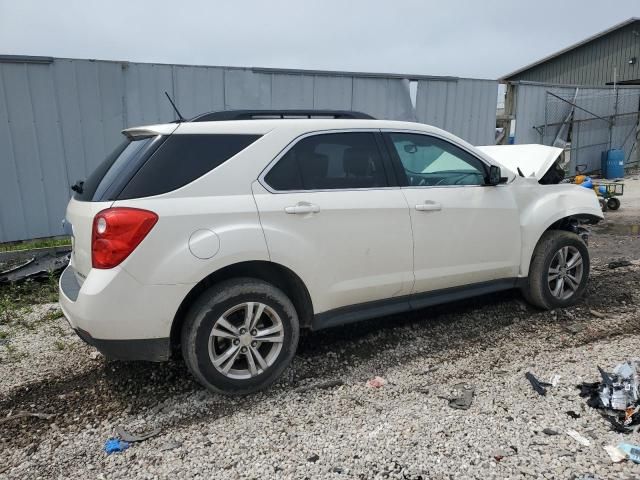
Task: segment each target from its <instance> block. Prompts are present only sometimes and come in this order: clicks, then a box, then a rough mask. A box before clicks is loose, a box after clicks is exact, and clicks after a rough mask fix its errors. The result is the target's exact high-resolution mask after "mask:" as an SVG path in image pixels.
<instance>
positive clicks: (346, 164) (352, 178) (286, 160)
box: [265, 132, 388, 190]
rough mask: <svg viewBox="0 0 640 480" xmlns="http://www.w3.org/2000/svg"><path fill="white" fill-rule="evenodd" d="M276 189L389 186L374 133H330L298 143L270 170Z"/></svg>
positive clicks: (270, 181) (271, 180)
mask: <svg viewBox="0 0 640 480" xmlns="http://www.w3.org/2000/svg"><path fill="white" fill-rule="evenodd" d="M265 181H266V182H267V184H268V185H269V186H271V188H273V189H275V190H333V189H353V188H376V187H386V186H387V185H388V184H387V177H386V173H385V170H384V166H383V163H382V157H381V156H380V151H379V150H378V146H377V144H376V140H375V136H374V134H373V133H368V132H367V133H364V132H363V133H330V134H322V135H314V136H312V137H306V138H303V139H302V140H300V141H299V142H298V143H296V144H295V145H294V146H293V147H292V148H291V149H290V150H289V151H288V152H287V153H286V154H285V155H284V156H283V157H282V158H281V159H280V160H279V161H278V163H277V164H276V165H275V166H274V167H273V168H272V169H271V170H270V171H269V173H268V174H267V175H266V176H265Z"/></svg>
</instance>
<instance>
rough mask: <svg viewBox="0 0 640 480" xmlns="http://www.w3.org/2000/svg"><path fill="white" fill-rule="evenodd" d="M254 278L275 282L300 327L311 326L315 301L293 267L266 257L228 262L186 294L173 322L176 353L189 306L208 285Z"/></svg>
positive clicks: (172, 337) (172, 341)
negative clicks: (263, 258) (242, 278)
mask: <svg viewBox="0 0 640 480" xmlns="http://www.w3.org/2000/svg"><path fill="white" fill-rule="evenodd" d="M239 277H251V278H257V279H259V280H263V281H265V282H268V283H271V284H273V285H274V286H276V287H278V288H279V289H280V290H282V291H283V292H284V293H285V295H287V296H288V297H289V298H290V299H291V302H292V303H293V305H294V307H295V308H296V312H297V313H298V317H299V321H300V327H302V328H308V327H310V326H311V321H312V319H313V303H312V301H311V296H310V295H309V291H308V289H307V287H306V285H305V284H304V282H303V281H302V279H301V278H300V277H299V276H298V275H297V274H296V273H295V272H293V271H292V270H291V269H289V268H287V267H285V266H283V265H280V264H279V263H275V262H270V261H266V260H251V261H245V262H238V263H234V264H231V265H227V266H225V267H223V268H221V269H219V270H216V271H215V272H212V273H210V274H209V275H207V276H206V277H205V278H203V279H202V280H200V282H198V283H197V284H196V285H195V286H194V287H193V288H192V289H191V290H190V291H189V293H188V294H187V295H186V296H185V298H184V299H183V300H182V302H181V303H180V306H179V307H178V310H177V311H176V314H175V316H174V318H173V322H172V324H171V333H170V341H171V347H172V350H173V351H174V352H175V351H177V349H178V346H179V345H180V332H181V330H182V325H183V323H184V320H185V317H186V314H187V312H188V310H189V307H190V306H191V305H192V304H193V302H194V300H195V299H196V298H198V296H200V294H201V293H202V292H204V291H205V290H206V289H207V288H209V287H211V286H212V285H215V284H216V283H219V282H221V281H224V280H229V279H231V278H239Z"/></svg>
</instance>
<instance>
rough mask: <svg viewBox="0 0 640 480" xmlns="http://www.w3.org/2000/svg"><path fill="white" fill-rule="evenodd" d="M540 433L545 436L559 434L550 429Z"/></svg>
mask: <svg viewBox="0 0 640 480" xmlns="http://www.w3.org/2000/svg"><path fill="white" fill-rule="evenodd" d="M542 433H544V434H545V435H559V433H560V432H558V431H557V430H554V429H552V428H545V429H544V430H542Z"/></svg>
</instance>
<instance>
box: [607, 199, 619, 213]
mask: <svg viewBox="0 0 640 480" xmlns="http://www.w3.org/2000/svg"><path fill="white" fill-rule="evenodd" d="M607 207H609V210H617V209H619V208H620V200H618V199H617V198H616V197H611V198H609V200H607Z"/></svg>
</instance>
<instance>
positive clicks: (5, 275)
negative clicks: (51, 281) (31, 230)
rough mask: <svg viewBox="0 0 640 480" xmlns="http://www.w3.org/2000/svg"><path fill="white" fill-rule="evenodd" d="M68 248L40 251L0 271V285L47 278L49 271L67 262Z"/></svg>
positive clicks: (68, 257)
mask: <svg viewBox="0 0 640 480" xmlns="http://www.w3.org/2000/svg"><path fill="white" fill-rule="evenodd" d="M69 259H70V253H69V249H68V248H67V249H64V250H61V251H53V252H52V251H47V252H40V253H37V254H35V255H33V256H31V257H29V258H28V259H27V260H25V261H23V262H21V263H20V264H18V265H16V266H14V267H12V268H10V269H8V270H4V271H3V272H0V285H1V284H3V283H13V282H20V281H22V280H28V279H32V280H41V279H47V278H49V275H50V274H51V273H58V272H61V271H62V270H64V269H65V268H66V267H67V265H68V264H69Z"/></svg>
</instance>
